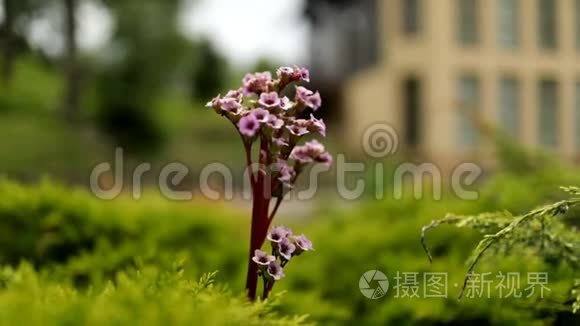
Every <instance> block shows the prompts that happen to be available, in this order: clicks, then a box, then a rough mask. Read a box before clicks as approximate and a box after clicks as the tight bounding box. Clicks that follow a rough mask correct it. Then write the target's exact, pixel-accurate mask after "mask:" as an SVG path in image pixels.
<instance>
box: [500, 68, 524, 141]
mask: <svg viewBox="0 0 580 326" xmlns="http://www.w3.org/2000/svg"><path fill="white" fill-rule="evenodd" d="M498 100H499V103H498V107H499V126H500V127H501V128H502V130H504V132H505V133H506V134H507V135H509V136H511V137H512V138H514V139H517V138H518V137H519V134H520V85H519V82H518V80H517V79H515V78H502V79H501V80H500V82H499V97H498Z"/></svg>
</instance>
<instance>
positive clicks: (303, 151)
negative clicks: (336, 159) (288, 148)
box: [290, 139, 332, 164]
mask: <svg viewBox="0 0 580 326" xmlns="http://www.w3.org/2000/svg"><path fill="white" fill-rule="evenodd" d="M290 158H291V159H294V160H296V161H297V162H299V163H301V164H307V163H312V162H315V161H316V162H320V163H328V162H329V161H330V162H332V157H331V156H330V154H328V153H327V152H326V150H325V149H324V145H322V144H321V143H319V142H318V141H317V140H316V139H314V140H312V141H309V142H306V144H304V145H303V146H297V147H295V148H294V150H293V151H292V153H291V154H290Z"/></svg>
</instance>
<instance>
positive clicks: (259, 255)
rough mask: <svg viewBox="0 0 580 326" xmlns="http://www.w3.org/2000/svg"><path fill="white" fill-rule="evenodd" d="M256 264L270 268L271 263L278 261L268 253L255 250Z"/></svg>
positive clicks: (254, 258)
mask: <svg viewBox="0 0 580 326" xmlns="http://www.w3.org/2000/svg"><path fill="white" fill-rule="evenodd" d="M252 260H253V261H254V263H256V264H258V265H261V266H268V265H270V263H271V262H273V261H276V257H274V256H272V255H268V254H267V253H266V252H264V251H262V250H259V249H256V250H254V257H252Z"/></svg>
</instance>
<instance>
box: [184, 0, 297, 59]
mask: <svg viewBox="0 0 580 326" xmlns="http://www.w3.org/2000/svg"><path fill="white" fill-rule="evenodd" d="M303 3H304V0H243V1H241V0H197V1H195V2H193V4H192V5H190V7H189V9H188V10H185V11H184V15H183V17H181V19H182V25H183V29H184V31H185V33H186V34H188V35H190V36H192V37H195V36H196V35H200V34H201V35H206V36H208V37H209V38H210V39H211V40H212V42H213V43H214V45H215V46H216V47H217V48H218V49H219V50H221V52H222V53H224V54H226V55H227V56H228V57H229V58H230V59H231V60H232V61H233V62H234V63H235V64H237V65H249V64H252V63H253V62H254V61H255V60H256V59H259V58H260V57H264V56H268V57H271V58H276V59H277V60H279V61H280V63H282V64H287V65H289V64H297V63H304V62H305V60H306V59H307V56H308V24H307V22H306V21H305V20H304V18H303V17H302V7H303Z"/></svg>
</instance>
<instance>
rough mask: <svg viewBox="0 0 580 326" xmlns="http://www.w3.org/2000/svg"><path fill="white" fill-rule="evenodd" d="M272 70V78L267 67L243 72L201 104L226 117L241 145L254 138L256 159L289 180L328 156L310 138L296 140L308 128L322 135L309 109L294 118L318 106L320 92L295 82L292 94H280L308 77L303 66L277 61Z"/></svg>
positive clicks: (287, 182)
mask: <svg viewBox="0 0 580 326" xmlns="http://www.w3.org/2000/svg"><path fill="white" fill-rule="evenodd" d="M276 75H277V78H275V79H274V78H273V77H272V74H271V73H270V72H259V73H254V74H247V75H246V76H245V77H244V78H243V85H242V87H240V88H239V89H236V90H231V91H229V92H228V93H227V94H226V95H225V96H223V97H222V96H217V97H216V98H214V99H213V100H211V101H210V102H209V103H208V104H207V107H210V108H213V109H214V110H215V111H216V112H217V113H219V114H221V115H222V116H224V117H226V118H227V119H229V120H230V121H231V122H232V123H233V124H234V125H235V126H236V128H237V129H238V132H239V133H240V135H241V136H242V138H243V141H244V144H245V145H246V146H247V147H251V144H252V143H254V142H255V141H257V140H260V141H261V146H260V149H261V152H260V160H259V163H260V164H263V165H266V166H270V172H272V174H273V175H276V176H277V179H278V180H279V181H281V182H282V183H284V184H285V185H287V186H291V185H292V184H293V183H294V182H295V180H296V177H297V175H298V174H299V172H300V171H301V170H302V168H303V167H304V165H306V164H309V163H323V164H327V165H330V164H332V156H331V155H330V154H329V153H328V152H327V151H326V150H325V148H324V146H323V145H322V144H321V143H319V142H318V141H316V140H313V141H310V142H307V143H306V144H305V145H302V146H298V143H299V141H300V139H301V138H302V137H303V136H305V135H308V134H310V133H312V134H319V135H321V136H323V137H326V124H325V123H324V121H323V120H322V119H317V118H315V117H314V115H313V114H310V118H309V119H302V118H298V117H299V116H301V115H302V114H303V112H304V111H305V110H306V109H311V110H312V111H317V110H318V109H319V108H320V106H321V105H322V100H321V97H320V93H319V92H314V91H312V90H309V89H307V88H306V87H303V86H295V96H294V98H293V99H292V100H291V99H290V98H288V97H287V96H284V95H282V93H283V92H284V91H285V90H286V89H287V88H288V86H289V85H290V84H292V83H294V82H308V81H310V73H309V71H308V70H307V69H305V68H300V67H293V68H292V67H281V68H279V69H278V70H277V74H276ZM290 160H292V161H293V162H290Z"/></svg>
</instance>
